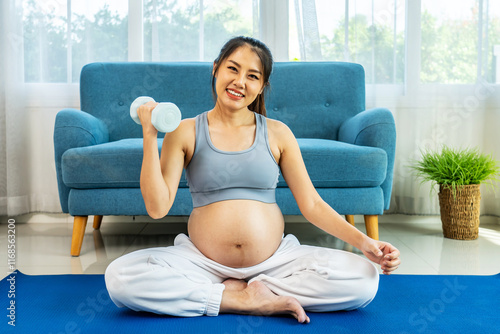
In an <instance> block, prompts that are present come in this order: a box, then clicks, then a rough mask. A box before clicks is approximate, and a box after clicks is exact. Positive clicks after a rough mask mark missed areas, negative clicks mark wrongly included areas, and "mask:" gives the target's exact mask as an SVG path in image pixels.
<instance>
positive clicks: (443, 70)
mask: <svg viewBox="0 0 500 334" xmlns="http://www.w3.org/2000/svg"><path fill="white" fill-rule="evenodd" d="M421 35H422V49H421V72H420V80H421V82H422V83H445V84H468V83H469V84H470V83H475V82H478V81H480V80H484V81H486V82H495V67H496V66H495V63H496V59H495V54H494V50H495V45H500V2H498V1H490V0H463V1H453V0H446V1H435V0H422V17H421ZM497 56H500V54H499V55H497ZM499 79H500V78H499Z"/></svg>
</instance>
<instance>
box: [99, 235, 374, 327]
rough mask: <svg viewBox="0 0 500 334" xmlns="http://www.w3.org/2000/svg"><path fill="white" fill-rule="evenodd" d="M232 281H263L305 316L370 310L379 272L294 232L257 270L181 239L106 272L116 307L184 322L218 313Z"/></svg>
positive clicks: (113, 265)
mask: <svg viewBox="0 0 500 334" xmlns="http://www.w3.org/2000/svg"><path fill="white" fill-rule="evenodd" d="M228 278H235V279H241V280H245V281H248V282H249V283H251V282H252V281H256V280H257V281H261V282H263V283H264V284H265V285H266V286H267V287H268V288H269V289H270V290H271V291H273V292H274V293H276V294H277V295H280V296H292V297H295V298H296V299H297V300H298V301H299V303H300V304H301V305H302V307H303V308H304V309H305V310H306V311H312V312H328V311H337V310H352V309H356V308H360V307H364V306H366V305H367V304H368V303H370V302H371V301H372V299H373V298H374V297H375V294H376V293H377V289H378V281H379V274H378V271H377V269H376V268H375V266H374V265H373V264H372V263H371V262H369V261H368V260H366V259H364V258H362V257H360V256H358V255H356V254H352V253H349V252H345V251H341V250H336V249H330V248H322V247H314V246H306V245H300V243H299V241H298V240H297V238H296V237H295V236H293V235H291V234H289V235H287V236H286V237H284V238H283V240H282V242H281V245H280V246H279V248H278V250H277V251H276V252H275V253H274V254H273V255H272V256H271V257H270V258H269V259H267V260H266V261H264V262H262V263H260V264H257V265H255V266H252V267H247V268H231V267H227V266H223V265H221V264H219V263H217V262H215V261H212V260H210V259H208V258H207V257H205V256H204V255H203V254H202V253H201V252H200V251H199V250H198V249H197V248H196V247H195V245H194V244H193V243H192V242H191V240H190V239H189V237H188V236H186V235H185V234H179V235H178V236H177V237H176V238H175V241H174V246H170V247H159V248H149V249H143V250H139V251H135V252H132V253H130V254H127V255H124V256H122V257H120V258H118V259H116V260H115V261H113V262H112V263H111V264H110V265H109V267H108V268H107V269H106V274H105V279H106V287H107V289H108V292H109V295H110V296H111V299H112V300H113V302H114V303H115V304H116V305H117V306H119V307H124V306H126V307H128V308H130V309H132V310H135V311H148V312H153V313H158V314H169V315H174V316H184V317H190V316H199V315H204V314H206V315H209V316H215V315H218V313H219V307H220V303H221V299H222V292H223V290H224V288H225V286H224V284H222V282H223V281H224V280H226V279H228Z"/></svg>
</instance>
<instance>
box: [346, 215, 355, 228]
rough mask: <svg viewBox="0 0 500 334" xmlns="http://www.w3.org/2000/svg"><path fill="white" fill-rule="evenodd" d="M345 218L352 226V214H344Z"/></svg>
mask: <svg viewBox="0 0 500 334" xmlns="http://www.w3.org/2000/svg"><path fill="white" fill-rule="evenodd" d="M345 220H347V222H348V223H349V224H351V225H352V226H354V215H345Z"/></svg>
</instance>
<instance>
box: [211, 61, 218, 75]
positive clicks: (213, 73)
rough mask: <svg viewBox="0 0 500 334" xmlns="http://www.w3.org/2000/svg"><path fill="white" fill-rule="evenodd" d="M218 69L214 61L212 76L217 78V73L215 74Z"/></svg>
mask: <svg viewBox="0 0 500 334" xmlns="http://www.w3.org/2000/svg"><path fill="white" fill-rule="evenodd" d="M216 67H217V63H216V62H215V61H214V66H213V67H212V76H214V77H216V78H217V76H216V73H215V68H216Z"/></svg>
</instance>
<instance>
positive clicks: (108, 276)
mask: <svg viewBox="0 0 500 334" xmlns="http://www.w3.org/2000/svg"><path fill="white" fill-rule="evenodd" d="M104 281H105V283H106V289H107V290H108V294H109V296H110V297H111V300H112V301H113V302H114V303H115V304H116V305H117V306H119V307H122V306H124V304H123V303H122V302H121V300H123V298H124V297H125V293H126V291H127V289H126V287H125V284H124V282H123V278H122V272H121V267H120V265H119V264H118V263H117V261H116V260H115V261H113V262H111V264H110V265H109V266H108V267H107V268H106V271H105V273H104Z"/></svg>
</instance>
